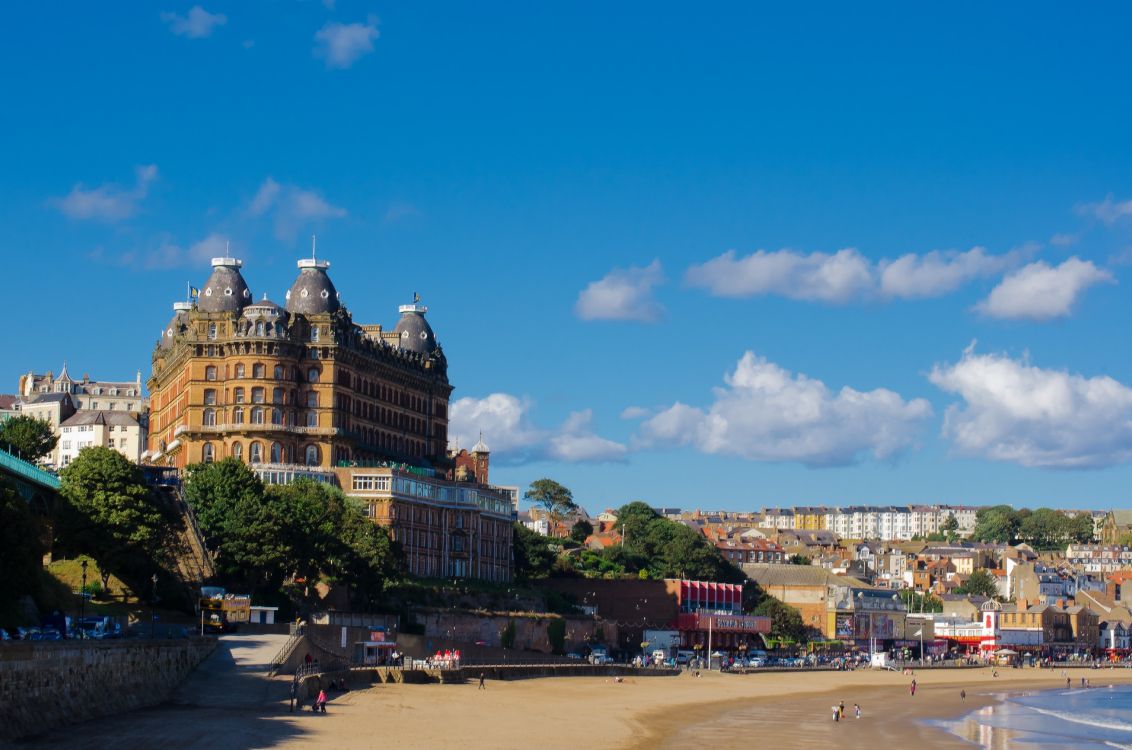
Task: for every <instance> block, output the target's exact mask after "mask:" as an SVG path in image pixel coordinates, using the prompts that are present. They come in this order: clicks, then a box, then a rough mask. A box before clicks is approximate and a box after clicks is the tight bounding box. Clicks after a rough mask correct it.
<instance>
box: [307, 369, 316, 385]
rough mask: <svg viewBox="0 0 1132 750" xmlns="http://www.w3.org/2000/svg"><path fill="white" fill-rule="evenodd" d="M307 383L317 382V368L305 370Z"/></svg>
mask: <svg viewBox="0 0 1132 750" xmlns="http://www.w3.org/2000/svg"><path fill="white" fill-rule="evenodd" d="M307 381H308V382H311V383H317V382H318V368H317V367H312V368H311V369H309V370H307Z"/></svg>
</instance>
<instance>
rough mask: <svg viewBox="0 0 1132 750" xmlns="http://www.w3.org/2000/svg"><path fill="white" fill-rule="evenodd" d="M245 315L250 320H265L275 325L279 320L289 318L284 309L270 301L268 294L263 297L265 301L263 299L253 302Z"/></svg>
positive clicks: (246, 309) (245, 309)
mask: <svg viewBox="0 0 1132 750" xmlns="http://www.w3.org/2000/svg"><path fill="white" fill-rule="evenodd" d="M243 314H244V317H245V318H247V319H248V320H255V319H256V318H263V319H265V320H269V321H271V322H273V323H274V322H275V321H276V320H278V319H279V318H281V317H286V316H287V313H286V311H284V310H283V308H282V307H280V306H279V305H277V304H275V303H274V302H272V301H271V300H269V299H268V298H267V295H266V294H265V295H263V299H261V300H260V301H259V302H252V303H251V304H250V305H248V306H247V307H245V308H244V313H243Z"/></svg>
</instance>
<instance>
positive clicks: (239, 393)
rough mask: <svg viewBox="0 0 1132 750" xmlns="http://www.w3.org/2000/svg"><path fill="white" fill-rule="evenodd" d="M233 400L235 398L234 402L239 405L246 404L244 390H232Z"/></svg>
mask: <svg viewBox="0 0 1132 750" xmlns="http://www.w3.org/2000/svg"><path fill="white" fill-rule="evenodd" d="M232 398H233V401H235V402H236V403H237V404H242V403H244V389H243V388H234V389H233V390H232Z"/></svg>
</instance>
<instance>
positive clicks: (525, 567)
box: [511, 522, 556, 581]
mask: <svg viewBox="0 0 1132 750" xmlns="http://www.w3.org/2000/svg"><path fill="white" fill-rule="evenodd" d="M511 541H512V554H513V555H514V556H515V577H516V578H518V579H519V580H521V581H527V580H530V579H532V578H546V577H547V576H549V575H550V574H551V571H552V570H553V569H554V562H555V558H556V554H555V552H554V551H553V550H552V549H551V548H550V545H551V543H552V542H553V540H552V539H550V537H545V536H543V535H542V534H540V533H538V532H537V531H532V530H531V529H528V528H527V527H526V526H524V525H523V524H521V523H518V522H516V523H514V524H512V540H511Z"/></svg>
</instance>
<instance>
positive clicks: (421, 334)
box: [393, 295, 436, 354]
mask: <svg viewBox="0 0 1132 750" xmlns="http://www.w3.org/2000/svg"><path fill="white" fill-rule="evenodd" d="M414 296H415V295H414ZM397 309H398V310H399V311H400V313H401V319H400V320H399V321H397V326H396V327H395V328H394V329H393V332H394V333H396V334H397V346H399V347H401V348H402V349H406V350H408V351H411V352H417V353H418V354H431V353H432V352H433V351H435V350H436V335H435V334H434V333H433V332H432V326H430V325H429V324H428V321H427V320H425V313H427V312H428V308H427V307H425V306H424V305H422V304H420V301H419V300H415V301H414V302H413V304H411V305H401V306H400V307H399V308H397Z"/></svg>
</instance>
